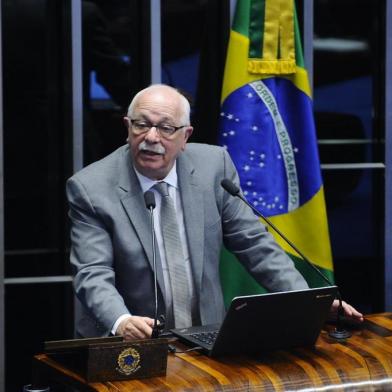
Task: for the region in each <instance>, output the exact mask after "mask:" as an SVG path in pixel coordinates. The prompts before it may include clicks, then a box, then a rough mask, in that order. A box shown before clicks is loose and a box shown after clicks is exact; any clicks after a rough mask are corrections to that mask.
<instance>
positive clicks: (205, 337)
mask: <svg viewBox="0 0 392 392" xmlns="http://www.w3.org/2000/svg"><path fill="white" fill-rule="evenodd" d="M218 332H219V331H218V330H217V331H209V332H198V333H192V334H191V335H190V336H192V338H194V339H196V340H197V341H199V342H201V343H204V344H208V345H211V346H212V345H213V344H214V342H215V339H216V337H217V336H218Z"/></svg>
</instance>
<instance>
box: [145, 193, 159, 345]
mask: <svg viewBox="0 0 392 392" xmlns="http://www.w3.org/2000/svg"><path fill="white" fill-rule="evenodd" d="M144 202H145V204H146V207H147V209H148V210H149V211H150V222H151V238H152V269H153V274H154V296H155V309H154V310H155V314H154V326H153V328H152V334H151V339H155V338H157V337H158V336H159V333H160V328H159V325H158V285H157V267H156V258H157V255H156V249H155V230H154V208H155V195H154V192H153V191H147V192H146V193H145V194H144Z"/></svg>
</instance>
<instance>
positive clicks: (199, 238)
mask: <svg viewBox="0 0 392 392" xmlns="http://www.w3.org/2000/svg"><path fill="white" fill-rule="evenodd" d="M177 175H178V181H179V189H180V194H181V202H182V208H183V211H184V220H185V231H186V234H187V242H188V249H189V254H190V260H191V263H192V269H193V274H194V280H195V285H196V292H197V293H200V292H201V277H202V272H203V260H204V253H203V252H204V203H203V194H202V191H201V189H200V186H199V183H198V180H197V178H196V173H195V168H194V167H193V164H192V162H191V161H190V160H189V159H188V158H187V156H186V153H182V154H180V156H179V157H178V159H177Z"/></svg>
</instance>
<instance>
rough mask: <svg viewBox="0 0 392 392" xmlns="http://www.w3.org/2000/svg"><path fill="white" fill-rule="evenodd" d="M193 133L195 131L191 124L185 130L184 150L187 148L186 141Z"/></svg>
mask: <svg viewBox="0 0 392 392" xmlns="http://www.w3.org/2000/svg"><path fill="white" fill-rule="evenodd" d="M192 133H193V127H191V126H189V127H187V128H186V129H185V131H184V143H183V145H182V151H184V150H185V146H186V142H187V141H188V139H189V138H190V137H191V135H192Z"/></svg>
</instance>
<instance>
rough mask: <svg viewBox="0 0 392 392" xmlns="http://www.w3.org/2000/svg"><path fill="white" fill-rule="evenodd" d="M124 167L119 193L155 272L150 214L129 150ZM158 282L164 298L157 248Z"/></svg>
mask: <svg viewBox="0 0 392 392" xmlns="http://www.w3.org/2000/svg"><path fill="white" fill-rule="evenodd" d="M122 161H123V162H122V167H121V169H120V178H119V192H120V199H121V203H122V205H123V207H124V209H125V212H126V213H127V215H128V218H129V220H130V222H131V225H132V226H133V228H134V229H135V231H136V233H137V236H138V237H139V241H140V243H141V244H142V246H143V249H144V252H145V254H146V256H147V260H148V262H149V264H150V266H151V270H152V271H153V258H152V237H151V224H150V219H151V218H150V214H149V212H148V210H147V208H145V204H144V196H143V192H142V189H141V187H140V183H139V180H138V179H137V177H136V173H135V171H134V169H133V166H132V163H131V159H130V154H129V150H128V149H126V150H125V153H124V157H123V160H122ZM156 257H157V260H156V261H157V263H156V267H157V280H158V285H159V287H160V289H161V293H162V295H163V297H165V296H164V293H165V284H164V280H163V272H162V265H161V261H160V255H159V251H158V247H157V253H156Z"/></svg>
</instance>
